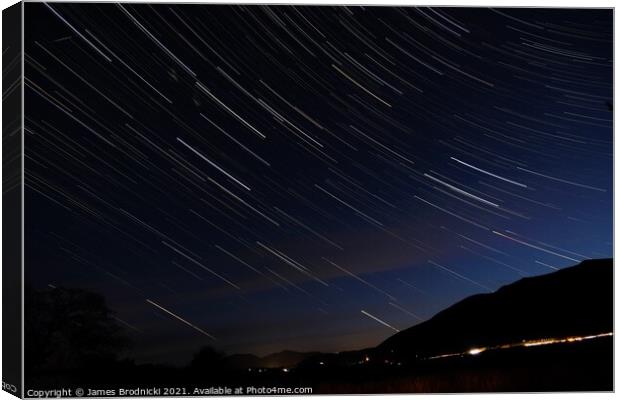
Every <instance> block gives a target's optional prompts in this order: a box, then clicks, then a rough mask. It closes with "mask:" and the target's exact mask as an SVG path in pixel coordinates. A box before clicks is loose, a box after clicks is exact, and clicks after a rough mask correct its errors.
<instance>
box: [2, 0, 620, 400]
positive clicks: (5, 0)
mask: <svg viewBox="0 0 620 400" xmlns="http://www.w3.org/2000/svg"><path fill="white" fill-rule="evenodd" d="M50 2H62V1H56V0H52V1H50ZM70 2H76V1H70ZM80 2H83V3H97V2H99V3H102V2H114V3H115V2H117V1H80ZM127 2H130V3H186V4H188V3H194V4H231V3H233V2H232V1H226V0H210V1H199V0H185V1H174V0H150V1H131V0H130V1H127ZM234 3H235V4H273V5H277V4H295V5H309V4H313V5H336V4H338V5H378V6H462V7H464V6H470V7H487V6H493V7H559V8H575V7H588V8H614V7H615V1H610V0H589V1H587V2H585V1H580V0H564V1H558V0H555V1H554V0H551V1H550V0H544V1H536V0H533V1H532V0H528V1H524V0H521V1H519V2H515V1H506V0H494V1H476V0H449V2H447V3H443V2H437V1H425V0H416V1H415V2H413V1H407V0H374V1H367V0H339V1H337V2H336V1H330V0H313V1H311V2H310V1H303V0H302V1H295V0H291V1H273V0H271V1H260V0H243V1H237V2H234ZM13 4H15V1H11V0H0V6H1V8H2V9H5V8H7V7H9V6H11V5H13ZM23 10H24V7H23V3H22V50H23V49H24V35H23V33H24V11H23ZM1 31H2V22H1V18H0V39H1V36H2V35H1ZM618 43H619V40H618V32H617V31H616V29H615V12H614V61H615V54H617V50H618V46H619V44H618ZM22 54H23V52H22ZM21 64H22V65H21V68H22V73H23V71H24V57H23V56H22V63H21ZM616 68H617V64H616V63H614V100H615V93H616V88H617V87H616V85H617V81H616V79H615V77H616ZM21 90H22V171H21V172H22V188H21V190H22V210H21V211H22V215H21V217H22V248H21V251H22V271H21V272H22V282H23V278H24V236H23V235H24V230H23V227H24V212H23V211H24V185H23V182H24V168H23V165H24V164H23V163H24V161H25V159H24V157H23V156H24V154H23V152H24V131H23V127H24V112H23V111H24V85H23V81H22V88H21ZM614 103H615V101H614ZM0 121H1V112H0ZM617 123H618V121H617V119H616V118H615V110H614V133H615V132H616V127H617ZM614 138H615V134H614ZM1 146H2V145H1V143H0V149H1ZM619 150H620V143H619V142H618V141H616V140H614V188H615V187H616V186H617V183H618V179H620V177H619V176H620V175H618V174H617V173H616V172H617V171H618V167H619V166H620V161H618V159H617V158H616V157H615V155H616V154H619V152H618V151H619ZM0 169H1V167H0ZM617 202H618V199H617V198H616V197H614V213H613V215H614V256H615V248H616V245H617V244H618V240H617V238H618V236H617V235H616V227H617V226H618V224H617V222H618V221H617V218H616V217H617V215H616V212H615V211H616V205H617V204H618V203H617ZM1 205H2V199H1V198H0V221H1V218H2V217H1V216H2V208H1ZM1 238H2V232H1V230H0V239H1ZM1 249H2V244H1V243H0V251H1ZM614 258H615V257H614ZM0 266H1V261H0ZM619 275H620V274H614V277H615V278H614V280H615V282H614V284H615V286H614V288H618V287H619V286H618V281H619ZM1 283H2V277H1V275H0V287H1ZM23 296H24V291H23V286H22V318H23ZM0 302H1V300H0ZM614 306H615V307H614V309H615V310H618V298H617V297H616V296H615V293H614ZM1 328H2V322H1V321H0V341H1V338H2V333H1ZM614 332H617V330H616V329H615V326H614ZM23 337H24V331H23V325H22V341H23ZM615 344H616V339H615V336H614V360H616V359H617V355H618V347H617V346H615ZM0 354H1V350H0ZM23 355H24V349H23V346H22V360H23ZM614 365H615V363H614ZM1 372H2V366H1V365H0V375H1ZM618 375H619V373H618V370H617V369H616V370H615V371H614V378H615V379H614V383H615V384H616V383H617V382H618V379H617V378H618ZM22 390H24V379H23V364H22ZM367 396H368V395H365V396H361V395H356V396H346V397H349V398H358V399H361V398H364V397H367ZM403 396H415V397H416V398H420V399H430V398H433V399H447V398H450V399H455V398H456V399H458V398H467V399H477V398H481V399H482V398H489V397H501V398H506V399H521V398H528V399H532V398H545V399H552V400H560V399H561V400H573V399H582V398H586V397H587V398H588V399H595V400H598V399H608V398H613V397H614V396H615V395H614V394H612V393H552V394H497V393H491V394H475V395H460V394H459V395H372V397H376V398H381V399H398V398H402V397H403ZM329 397H332V396H297V397H296V398H301V399H324V398H329ZM339 397H342V396H339ZM237 398H238V399H239V400H242V399H252V398H256V397H246V396H243V397H237ZM261 398H265V399H281V398H282V397H274V396H264V397H261ZM10 399H15V397H14V396H11V395H10V394H8V393H7V392H4V391H0V400H10ZM172 399H183V398H175V397H172Z"/></svg>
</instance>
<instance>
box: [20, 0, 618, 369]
mask: <svg viewBox="0 0 620 400" xmlns="http://www.w3.org/2000/svg"><path fill="white" fill-rule="evenodd" d="M25 9H26V17H25V23H26V37H25V46H26V47H25V48H26V74H25V75H26V88H25V105H26V139H25V140H26V164H25V170H26V198H25V202H26V243H27V247H26V276H27V279H28V281H29V282H31V283H33V284H35V285H36V286H40V287H44V286H47V285H50V284H51V285H53V286H62V287H70V288H83V289H88V290H92V291H95V292H98V293H101V294H103V295H105V297H106V299H107V301H108V303H109V305H110V307H111V308H112V309H113V310H115V312H116V317H117V318H118V319H119V321H120V323H121V324H126V326H127V329H128V332H129V334H130V335H132V336H133V337H134V338H135V339H136V340H135V343H136V344H135V346H134V349H133V350H132V354H133V355H134V356H135V357H136V358H137V359H138V360H141V361H154V362H169V363H176V362H184V361H186V360H187V359H188V358H189V357H190V355H191V354H192V353H193V352H195V351H196V350H197V349H198V348H199V347H200V346H203V345H210V346H213V347H215V348H217V349H219V350H222V351H225V352H228V353H233V352H253V353H257V354H265V353H269V352H274V351H279V350H282V349H294V350H322V351H339V350H346V349H355V348H361V347H365V346H373V345H376V344H378V343H379V342H381V341H382V340H384V339H385V338H387V337H389V336H390V335H391V334H393V333H394V332H395V331H396V330H399V329H404V328H407V327H409V326H411V325H414V324H416V323H418V322H420V321H422V320H424V319H427V318H429V317H430V316H432V315H433V314H434V313H436V312H438V311H440V310H442V309H444V308H445V307H447V306H449V305H450V304H452V303H454V302H455V301H458V300H460V299H462V298H464V297H466V296H468V295H471V294H474V293H480V292H489V291H492V290H495V289H497V288H498V287H499V286H501V285H504V284H506V283H510V282H513V281H515V280H517V279H519V278H521V277H523V276H531V275H538V274H543V273H548V272H552V271H553V270H554V269H557V268H562V267H566V266H570V265H574V264H576V263H578V262H579V261H580V260H583V259H587V258H601V257H610V256H611V255H612V195H613V193H612V161H613V160H612V139H613V137H612V112H610V105H611V102H612V66H613V64H612V11H611V10H583V9H582V10H569V9H497V10H491V9H484V8H462V9H455V8H436V9H429V8H420V9H418V8H388V7H346V8H344V7H288V6H285V7H258V6H244V7H232V6H212V5H153V6H151V5H145V4H140V5H137V4H127V5H123V6H117V5H113V4H88V5H86V4H60V3H52V4H50V5H46V4H41V3H28V4H26V6H25ZM576 295H578V294H576ZM147 300H149V301H147ZM165 310H167V312H166V311H165ZM362 311H364V313H363V312H362ZM172 314H174V315H176V316H177V317H178V318H175V317H174V316H173V315H172ZM371 316H372V317H371ZM179 318H180V319H179ZM183 321H185V322H186V323H184V322H183ZM188 324H189V325H188ZM190 325H193V327H192V326H190ZM213 338H215V339H213Z"/></svg>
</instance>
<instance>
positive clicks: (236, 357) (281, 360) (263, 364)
mask: <svg viewBox="0 0 620 400" xmlns="http://www.w3.org/2000/svg"><path fill="white" fill-rule="evenodd" d="M319 354H321V353H317V352H308V353H304V352H298V351H290V350H285V351H281V352H278V353H273V354H269V355H267V356H264V357H258V356H255V355H253V354H233V355H230V356H227V357H225V358H224V362H225V364H226V366H228V367H229V368H232V369H247V368H291V367H294V366H296V365H297V364H299V363H300V362H302V361H304V360H306V359H308V358H310V357H314V356H317V355H319Z"/></svg>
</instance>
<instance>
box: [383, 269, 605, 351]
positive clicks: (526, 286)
mask: <svg viewBox="0 0 620 400" xmlns="http://www.w3.org/2000/svg"><path fill="white" fill-rule="evenodd" d="M613 282H614V281H613V260H612V259H599V260H587V261H583V262H581V263H580V264H578V265H576V266H574V267H568V268H564V269H561V270H558V271H556V272H552V273H549V274H546V275H541V276H536V277H529V278H523V279H521V280H519V281H517V282H514V283H512V284H509V285H506V286H503V287H501V288H500V289H498V290H497V291H495V292H493V293H489V294H478V295H474V296H471V297H468V298H466V299H464V300H462V301H460V302H458V303H456V304H454V305H453V306H451V307H449V308H447V309H445V310H443V311H441V312H439V313H438V314H436V315H435V316H434V317H433V318H431V319H429V320H427V321H425V322H423V323H420V324H418V325H416V326H414V327H411V328H409V329H406V330H404V331H401V332H399V333H397V334H395V335H393V336H391V337H390V338H388V339H387V340H385V341H384V342H383V343H381V344H380V345H379V346H377V347H376V348H375V349H373V350H372V352H373V353H375V354H381V355H387V354H390V355H392V356H393V358H402V359H412V358H418V357H430V356H435V355H438V354H449V353H454V352H463V351H467V350H468V349H471V348H477V347H485V346H497V345H502V344H509V343H517V342H521V341H523V340H535V339H542V338H564V337H570V336H583V335H595V334H600V333H608V332H612V331H613Z"/></svg>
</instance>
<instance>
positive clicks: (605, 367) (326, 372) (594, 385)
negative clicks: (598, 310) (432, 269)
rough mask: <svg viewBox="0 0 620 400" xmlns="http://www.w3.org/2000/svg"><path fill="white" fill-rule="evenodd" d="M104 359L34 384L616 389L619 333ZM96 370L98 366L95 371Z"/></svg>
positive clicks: (321, 389) (320, 390)
mask: <svg viewBox="0 0 620 400" xmlns="http://www.w3.org/2000/svg"><path fill="white" fill-rule="evenodd" d="M109 367H112V366H108V367H106V366H101V367H100V368H95V370H96V371H93V370H91V371H90V372H89V373H87V374H86V373H84V372H80V371H64V373H63V372H60V371H58V373H57V374H47V375H46V376H45V377H39V379H37V378H35V377H33V378H34V379H31V380H30V382H31V384H30V385H28V387H29V388H37V389H44V388H55V387H59V386H60V387H66V386H67V384H68V383H70V384H72V385H82V386H83V387H89V388H118V387H136V386H143V387H144V386H149V387H160V388H165V387H179V386H183V387H186V388H187V391H188V394H191V391H192V390H193V388H195V387H200V388H205V387H212V386H213V387H219V386H222V387H224V386H225V387H233V388H234V387H244V388H245V387H248V386H255V387H263V386H265V387H272V386H277V387H310V388H312V392H313V394H331V393H334V394H336V393H448V392H449V393H455V392H457V393H458V392H544V391H554V392H560V391H612V390H613V337H603V338H597V339H593V340H588V341H584V342H576V343H565V344H553V345H545V346H535V347H525V348H524V347H520V348H514V349H507V350H494V351H487V352H484V353H482V354H478V355H463V356H455V357H448V358H444V359H435V360H420V361H417V362H413V363H411V364H409V365H400V366H398V365H388V364H385V363H384V365H380V364H374V363H369V365H365V364H359V365H353V366H349V367H346V368H342V367H334V368H332V367H328V366H326V367H325V368H323V369H304V368H299V369H292V370H287V371H286V372H285V371H284V370H283V369H280V368H278V369H261V371H260V372H259V371H258V370H252V371H248V370H243V371H241V370H238V371H232V370H229V371H210V372H202V371H197V370H194V369H190V368H172V367H170V368H167V367H155V366H130V365H126V366H124V367H123V366H119V365H116V366H114V367H113V368H109ZM93 372H94V373H93Z"/></svg>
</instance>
